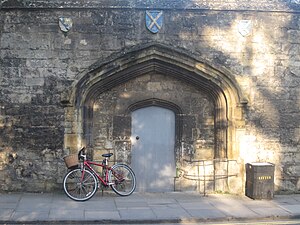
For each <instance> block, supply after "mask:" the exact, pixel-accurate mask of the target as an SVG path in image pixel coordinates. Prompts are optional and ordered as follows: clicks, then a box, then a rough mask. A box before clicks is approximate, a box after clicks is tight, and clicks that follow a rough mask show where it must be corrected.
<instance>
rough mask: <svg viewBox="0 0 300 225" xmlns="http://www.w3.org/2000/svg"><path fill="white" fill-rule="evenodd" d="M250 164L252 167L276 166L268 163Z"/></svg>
mask: <svg viewBox="0 0 300 225" xmlns="http://www.w3.org/2000/svg"><path fill="white" fill-rule="evenodd" d="M249 164H250V165H252V166H274V164H273V163H268V162H253V163H249Z"/></svg>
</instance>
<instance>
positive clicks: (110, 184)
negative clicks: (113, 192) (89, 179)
mask: <svg viewBox="0 0 300 225" xmlns="http://www.w3.org/2000/svg"><path fill="white" fill-rule="evenodd" d="M113 184H115V183H107V185H113Z"/></svg>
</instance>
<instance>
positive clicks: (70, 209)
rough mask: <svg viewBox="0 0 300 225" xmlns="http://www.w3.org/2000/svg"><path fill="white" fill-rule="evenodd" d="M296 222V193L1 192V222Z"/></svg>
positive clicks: (299, 202)
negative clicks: (86, 195)
mask: <svg viewBox="0 0 300 225" xmlns="http://www.w3.org/2000/svg"><path fill="white" fill-rule="evenodd" d="M291 218H295V219H300V195H276V196H275V198H274V199H273V200H252V199H250V198H248V197H246V196H234V195H208V196H205V197H204V196H202V195H201V194H197V193H181V192H173V193H146V194H141V193H133V194H132V195H131V196H129V197H119V196H117V195H115V194H113V193H109V192H105V194H104V196H102V195H101V192H98V193H97V194H96V195H95V196H94V197H93V198H92V199H90V200H88V201H86V202H75V201H73V200H71V199H69V198H68V197H66V196H65V195H64V193H51V194H49V193H47V194H34V193H12V194H0V223H1V224H3V223H13V222H24V223H39V224H40V223H54V222H60V223H62V222H70V223H71V222H72V223H84V222H86V223H88V222H93V223H95V222H97V223H103V224H105V223H133V222H134V223H156V224H157V223H163V222H164V223H165V222H169V223H170V222H171V223H179V222H184V223H189V222H191V223H195V222H205V221H206V222H208V221H231V220H232V221H238V220H252V221H253V220H258V219H270V220H273V219H291Z"/></svg>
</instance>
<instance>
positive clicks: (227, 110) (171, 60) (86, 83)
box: [62, 44, 247, 158]
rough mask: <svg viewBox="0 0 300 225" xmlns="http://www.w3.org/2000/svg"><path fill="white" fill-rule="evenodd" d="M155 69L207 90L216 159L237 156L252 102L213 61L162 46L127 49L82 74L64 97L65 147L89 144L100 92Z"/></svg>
mask: <svg viewBox="0 0 300 225" xmlns="http://www.w3.org/2000/svg"><path fill="white" fill-rule="evenodd" d="M150 72H157V73H161V74H165V75H167V76H170V77H174V78H176V79H178V80H182V81H184V82H187V83H190V84H191V85H193V86H196V87H197V88H199V89H200V90H202V91H203V92H205V93H207V95H208V96H210V98H211V99H212V101H213V103H214V105H215V117H214V118H215V128H216V132H215V135H216V137H215V138H216V149H215V158H237V155H238V146H237V145H236V144H235V130H236V128H237V127H238V126H241V125H243V123H244V119H243V111H242V106H243V105H244V104H246V103H247V101H246V99H245V98H244V96H243V94H242V92H241V90H240V88H239V85H238V83H237V82H236V80H235V78H234V77H233V76H231V75H230V73H229V72H228V71H227V70H225V69H224V68H222V67H221V66H219V65H212V64H211V63H208V62H206V61H205V60H203V59H201V58H200V57H199V56H197V55H193V54H191V53H190V52H188V51H186V50H180V49H175V48H173V47H170V46H165V45H161V44H147V45H143V46H136V47H135V48H133V49H129V50H124V51H122V52H121V53H119V54H116V55H113V56H111V57H109V58H107V59H106V60H104V61H99V62H96V63H95V64H93V65H92V66H91V67H90V68H89V69H88V70H87V71H85V72H84V73H82V74H80V75H79V77H78V80H77V81H76V82H74V84H73V88H72V89H71V91H70V92H69V93H67V94H65V95H63V99H62V103H64V104H65V105H66V121H67V123H66V124H67V126H66V131H65V147H66V148H69V149H70V151H71V152H75V151H77V149H78V148H79V147H80V146H82V145H85V144H86V142H87V139H88V135H86V134H85V128H86V127H89V126H90V124H89V123H91V122H92V121H91V118H92V110H91V109H92V106H93V102H94V100H95V98H96V97H97V96H99V95H100V94H101V93H104V92H106V91H108V90H110V89H111V88H113V87H116V86H118V85H120V84H122V83H125V82H127V81H129V80H131V79H133V78H136V77H138V76H142V75H145V74H148V73H150Z"/></svg>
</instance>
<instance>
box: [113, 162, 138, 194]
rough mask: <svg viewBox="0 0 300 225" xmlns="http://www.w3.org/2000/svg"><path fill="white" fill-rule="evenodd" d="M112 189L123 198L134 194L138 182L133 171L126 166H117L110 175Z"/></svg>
mask: <svg viewBox="0 0 300 225" xmlns="http://www.w3.org/2000/svg"><path fill="white" fill-rule="evenodd" d="M109 179H110V182H111V183H113V184H112V185H111V188H112V189H113V190H114V191H115V192H116V193H117V194H119V195H121V196H127V195H130V194H132V192H133V191H134V190H135V186H136V182H135V175H134V173H133V171H132V170H131V169H130V168H129V167H128V166H127V165H124V164H116V165H115V166H113V167H112V170H111V171H110V173H109Z"/></svg>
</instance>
